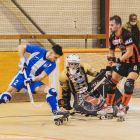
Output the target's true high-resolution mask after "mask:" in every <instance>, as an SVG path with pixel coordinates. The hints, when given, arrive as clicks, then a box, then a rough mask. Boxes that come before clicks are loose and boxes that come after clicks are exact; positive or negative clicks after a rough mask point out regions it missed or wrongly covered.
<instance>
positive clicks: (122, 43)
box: [109, 28, 140, 63]
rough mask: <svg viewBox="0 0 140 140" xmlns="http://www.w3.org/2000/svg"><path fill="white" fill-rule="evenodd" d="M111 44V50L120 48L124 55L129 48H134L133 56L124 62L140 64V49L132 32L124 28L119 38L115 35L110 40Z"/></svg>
mask: <svg viewBox="0 0 140 140" xmlns="http://www.w3.org/2000/svg"><path fill="white" fill-rule="evenodd" d="M109 42H110V46H109V48H110V50H115V48H119V49H120V50H121V51H122V55H124V54H125V53H126V51H127V50H126V48H127V47H133V55H132V56H131V57H129V58H128V59H126V60H125V61H123V62H125V63H137V62H140V48H139V45H138V43H137V40H136V38H135V37H134V36H133V34H132V33H131V32H130V31H128V30H126V29H123V28H122V30H121V34H120V35H119V36H115V34H114V33H113V34H112V35H111V36H110V38H109Z"/></svg>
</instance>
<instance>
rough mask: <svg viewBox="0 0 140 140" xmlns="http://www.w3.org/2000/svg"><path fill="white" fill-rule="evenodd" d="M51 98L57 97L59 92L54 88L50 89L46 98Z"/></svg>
mask: <svg viewBox="0 0 140 140" xmlns="http://www.w3.org/2000/svg"><path fill="white" fill-rule="evenodd" d="M50 96H54V97H56V96H57V91H56V90H55V89H54V88H49V89H48V93H46V98H48V97H50Z"/></svg>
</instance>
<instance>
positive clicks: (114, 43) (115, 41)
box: [112, 39, 122, 45]
mask: <svg viewBox="0 0 140 140" xmlns="http://www.w3.org/2000/svg"><path fill="white" fill-rule="evenodd" d="M121 43H122V40H121V39H117V40H113V41H112V44H113V45H117V44H121Z"/></svg>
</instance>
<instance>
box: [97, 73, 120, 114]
mask: <svg viewBox="0 0 140 140" xmlns="http://www.w3.org/2000/svg"><path fill="white" fill-rule="evenodd" d="M121 78H122V76H120V75H119V74H117V73H116V72H114V71H113V73H112V78H111V79H107V80H106V81H105V84H104V86H105V91H106V92H107V99H106V103H105V105H104V108H103V109H101V110H100V111H98V112H97V114H100V115H105V114H108V113H113V108H112V103H113V100H114V97H115V90H116V85H117V83H118V81H119V80H120V79H121Z"/></svg>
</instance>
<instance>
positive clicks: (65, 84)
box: [59, 71, 69, 93]
mask: <svg viewBox="0 0 140 140" xmlns="http://www.w3.org/2000/svg"><path fill="white" fill-rule="evenodd" d="M68 80H69V79H68V77H67V76H66V75H65V73H64V72H63V71H62V73H61V74H60V75H59V83H60V86H61V87H62V89H63V92H65V93H67V91H68V90H69V86H68Z"/></svg>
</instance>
